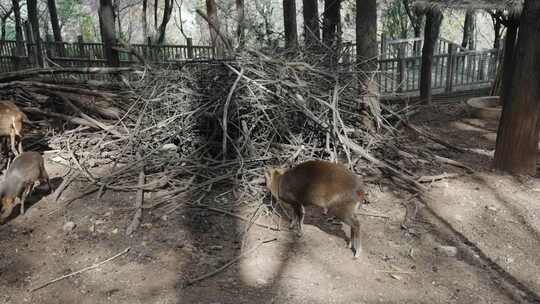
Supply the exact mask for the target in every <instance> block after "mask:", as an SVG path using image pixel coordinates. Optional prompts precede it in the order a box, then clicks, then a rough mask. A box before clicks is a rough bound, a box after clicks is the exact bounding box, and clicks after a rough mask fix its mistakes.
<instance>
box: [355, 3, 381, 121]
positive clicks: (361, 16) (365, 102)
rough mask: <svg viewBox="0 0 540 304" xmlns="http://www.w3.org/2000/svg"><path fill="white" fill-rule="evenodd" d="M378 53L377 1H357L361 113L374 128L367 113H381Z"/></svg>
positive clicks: (364, 119)
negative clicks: (377, 78)
mask: <svg viewBox="0 0 540 304" xmlns="http://www.w3.org/2000/svg"><path fill="white" fill-rule="evenodd" d="M377 52H378V50H377V0H356V62H358V69H359V74H358V78H359V84H358V87H359V94H360V98H361V100H360V101H361V104H360V112H361V113H362V114H363V115H362V117H363V124H364V125H366V126H372V125H371V124H370V123H368V120H367V117H368V116H367V115H365V114H366V113H368V112H369V111H371V112H372V113H373V112H375V114H376V115H374V116H375V117H377V118H378V117H379V115H378V114H379V113H380V105H379V100H378V97H377V93H378V89H377V85H376V79H375V74H376V72H377V55H378V54H377ZM378 125H379V121H377V126H378Z"/></svg>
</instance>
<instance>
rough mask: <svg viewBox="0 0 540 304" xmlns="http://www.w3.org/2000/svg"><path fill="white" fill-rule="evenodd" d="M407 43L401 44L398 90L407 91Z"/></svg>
mask: <svg viewBox="0 0 540 304" xmlns="http://www.w3.org/2000/svg"><path fill="white" fill-rule="evenodd" d="M405 47H406V45H405V44H402V45H400V46H399V51H398V87H397V91H398V92H403V91H406V89H407V84H406V83H405V81H406V80H407V66H406V61H405V58H406V53H405Z"/></svg>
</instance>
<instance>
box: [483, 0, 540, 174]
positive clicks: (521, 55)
mask: <svg viewBox="0 0 540 304" xmlns="http://www.w3.org/2000/svg"><path fill="white" fill-rule="evenodd" d="M514 27H516V24H515V22H511V23H510V26H509V27H508V33H507V38H506V40H507V41H506V43H505V62H504V65H505V68H504V72H503V82H504V83H503V96H502V98H503V111H502V115H501V120H500V123H499V129H498V132H497V143H496V148H495V159H494V165H495V168H497V169H499V170H503V171H507V172H510V173H513V174H526V175H535V174H536V158H537V156H536V153H537V149H538V134H539V113H540V85H539V84H540V37H539V36H538V34H537V33H538V30H539V29H540V2H538V1H531V0H526V1H525V4H524V7H523V12H522V14H521V19H520V22H519V27H520V28H519V37H518V38H517V46H516V47H515V48H513V43H512V36H514V35H515V32H516V29H514ZM511 49H514V50H515V51H514V52H509V51H510V50H511ZM507 53H512V54H510V55H507ZM507 56H508V58H507ZM507 62H508V63H509V65H507Z"/></svg>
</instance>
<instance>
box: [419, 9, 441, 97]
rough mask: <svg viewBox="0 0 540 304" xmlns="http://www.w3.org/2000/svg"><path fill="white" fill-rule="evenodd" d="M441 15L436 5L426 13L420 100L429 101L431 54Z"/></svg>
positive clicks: (433, 49) (437, 34)
mask: <svg viewBox="0 0 540 304" xmlns="http://www.w3.org/2000/svg"><path fill="white" fill-rule="evenodd" d="M442 19H443V15H442V13H441V11H440V9H439V8H438V7H432V8H430V9H429V10H428V12H427V14H426V27H425V29H424V46H423V48H422V67H421V69H420V100H422V101H423V102H424V103H426V104H429V103H431V95H432V90H431V70H432V67H433V54H434V52H435V44H436V43H437V39H438V38H439V30H440V27H441V22H442Z"/></svg>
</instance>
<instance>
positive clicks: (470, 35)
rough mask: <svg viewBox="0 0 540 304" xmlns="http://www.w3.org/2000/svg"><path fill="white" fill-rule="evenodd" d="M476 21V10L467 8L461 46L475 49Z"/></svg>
mask: <svg viewBox="0 0 540 304" xmlns="http://www.w3.org/2000/svg"><path fill="white" fill-rule="evenodd" d="M475 23H476V12H475V11H474V10H472V9H469V10H467V13H465V23H464V24H463V39H462V41H461V46H462V47H463V48H466V47H467V46H469V49H471V50H474V47H475V45H474V44H475V43H474V28H475Z"/></svg>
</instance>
